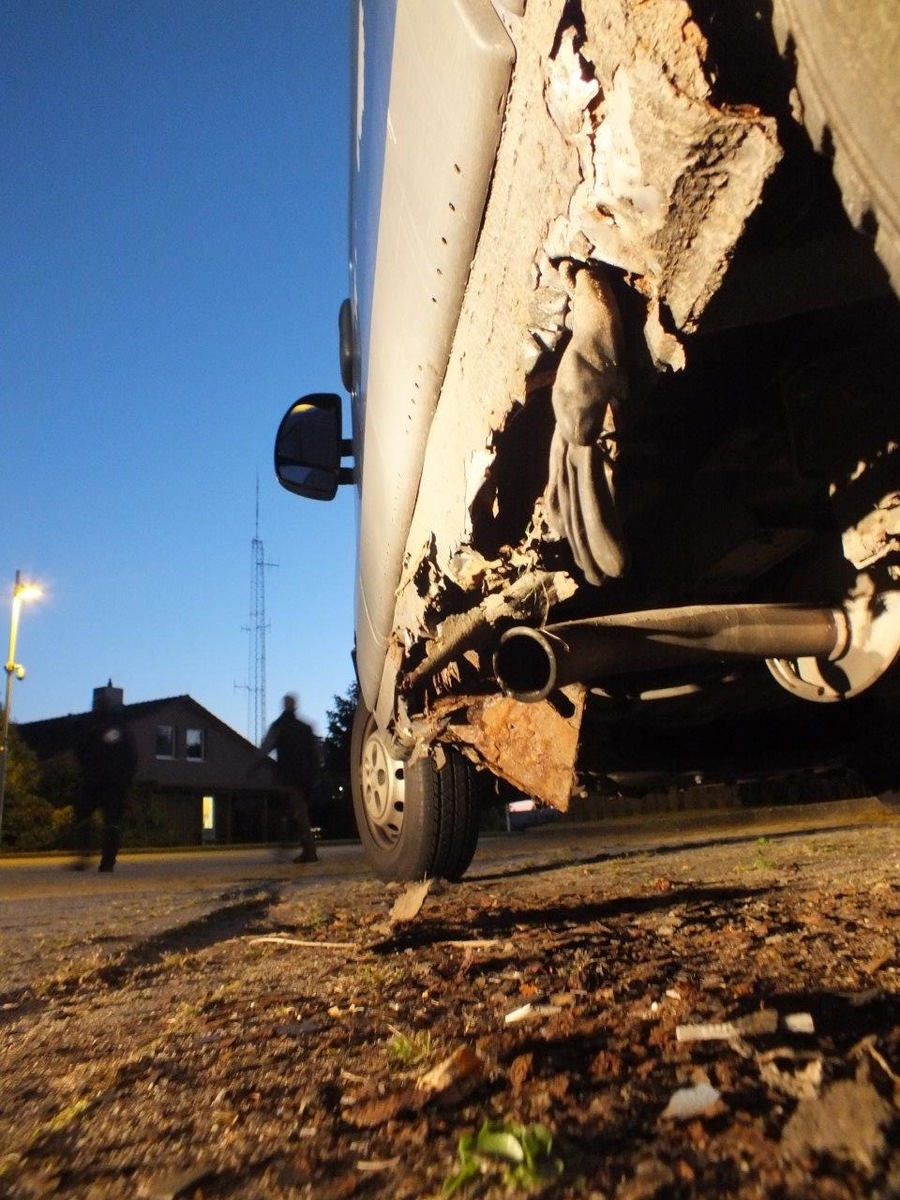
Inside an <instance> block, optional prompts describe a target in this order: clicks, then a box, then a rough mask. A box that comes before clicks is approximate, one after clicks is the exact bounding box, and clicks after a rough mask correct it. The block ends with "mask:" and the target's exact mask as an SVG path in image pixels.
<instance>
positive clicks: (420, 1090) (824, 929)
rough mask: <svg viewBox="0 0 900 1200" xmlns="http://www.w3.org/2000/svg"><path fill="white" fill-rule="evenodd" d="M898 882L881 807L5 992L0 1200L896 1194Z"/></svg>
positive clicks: (895, 828) (377, 898)
mask: <svg viewBox="0 0 900 1200" xmlns="http://www.w3.org/2000/svg"><path fill="white" fill-rule="evenodd" d="M538 845H540V842H539V841H538V840H537V839H536V840H535V846H538ZM898 868H900V819H898V817H897V816H896V815H895V814H891V813H890V812H888V813H886V814H885V815H884V817H883V819H881V820H875V821H874V823H873V822H871V821H870V822H869V823H868V824H866V825H865V826H861V827H855V828H849V829H846V828H845V829H840V830H831V831H827V832H823V831H808V830H807V831H805V832H802V833H793V834H777V835H772V836H769V837H766V838H757V837H754V836H741V837H736V838H723V837H718V838H713V837H709V836H698V837H696V838H695V839H693V840H686V839H685V838H684V837H682V838H681V839H673V840H672V841H671V843H670V844H669V845H667V846H665V847H664V848H662V849H657V850H656V851H655V852H649V851H647V850H646V849H637V850H619V851H612V852H610V853H608V854H597V853H591V854H590V855H585V856H584V857H581V856H579V855H577V854H576V855H574V856H573V855H572V854H571V853H567V854H563V853H561V852H554V851H552V850H551V851H549V852H548V851H546V850H545V851H543V852H541V853H536V854H535V857H534V860H533V861H529V860H528V859H527V858H526V859H523V858H521V857H520V858H518V859H516V860H514V861H513V860H510V861H509V862H506V863H504V862H503V861H501V862H500V864H499V865H496V864H494V865H488V866H487V867H485V866H482V867H480V868H479V867H478V863H477V860H476V868H475V870H474V871H473V873H472V875H471V877H470V878H468V879H467V880H465V881H464V882H463V883H462V884H459V885H456V886H453V887H438V886H433V887H431V888H430V889H428V890H427V891H426V889H425V888H419V889H400V888H385V887H384V886H383V885H381V884H378V883H377V882H375V881H366V882H359V881H353V880H352V881H347V880H336V881H334V882H331V881H326V882H325V883H324V884H323V886H322V887H321V888H320V889H318V890H317V893H316V899H315V902H314V903H310V900H309V894H308V893H306V894H302V893H300V892H297V891H293V892H291V891H290V890H289V889H288V890H286V889H279V888H277V887H275V886H268V887H267V888H265V889H263V890H261V891H260V892H259V894H258V895H255V896H251V897H248V898H246V899H245V901H244V902H242V903H241V904H240V905H232V906H231V907H230V908H229V910H228V911H227V912H225V913H222V914H219V915H218V916H216V917H214V918H209V919H207V920H205V921H201V922H196V923H193V924H192V925H190V926H188V927H186V928H185V927H183V928H181V929H180V930H177V931H175V932H169V933H167V934H166V935H164V936H162V937H158V938H155V939H153V938H151V939H149V940H146V941H143V942H141V943H140V944H139V945H137V946H133V947H131V948H130V949H128V950H126V951H124V952H121V953H117V954H114V955H112V957H110V956H109V955H108V954H107V955H104V954H103V953H101V948H99V947H98V949H97V957H96V961H94V962H89V963H87V964H86V965H85V964H84V963H83V962H82V964H81V966H80V967H76V965H75V964H74V963H72V962H69V963H68V964H67V963H65V962H59V961H56V962H54V964H53V967H52V972H51V973H49V974H47V975H46V976H45V977H42V978H41V979H40V980H38V981H36V982H34V983H32V984H31V985H30V986H28V987H27V988H24V989H20V990H18V991H16V992H14V993H13V992H8V993H7V994H6V995H5V996H0V1002H2V1007H0V1195H2V1196H4V1197H10V1198H14V1200H24V1198H29V1200H30V1198H43V1197H50V1196H72V1197H74V1196H77V1197H97V1198H106V1197H116V1198H122V1197H132V1196H133V1197H144V1198H156V1200H163V1198H175V1197H192V1198H200V1197H202V1198H203V1200H210V1198H213V1197H241V1198H252V1197H261V1198H262V1197H265V1198H272V1197H315V1198H316V1200H338V1198H340V1197H349V1196H382V1195H383V1196H391V1197H398V1198H402V1197H415V1198H419V1197H432V1196H433V1197H437V1196H440V1195H442V1194H443V1195H448V1194H452V1195H456V1196H461V1197H501V1196H502V1197H508V1196H515V1195H525V1194H536V1195H541V1196H547V1197H596V1198H601V1197H603V1198H609V1200H613V1198H615V1200H651V1198H652V1197H660V1198H668V1197H676V1198H677V1197H694V1196H698V1197H699V1196H703V1197H707V1196H708V1197H741V1198H744V1197H748V1198H749V1197H791V1198H793V1197H813V1196H814V1197H817V1198H824V1200H838V1198H840V1200H843V1198H845V1197H866V1198H870V1197H895V1196H900V1150H898V1149H897V1146H898V1144H900V1138H898V1136H897V1135H898V1133H900V1120H898V1105H900V954H898V929H900V872H898Z"/></svg>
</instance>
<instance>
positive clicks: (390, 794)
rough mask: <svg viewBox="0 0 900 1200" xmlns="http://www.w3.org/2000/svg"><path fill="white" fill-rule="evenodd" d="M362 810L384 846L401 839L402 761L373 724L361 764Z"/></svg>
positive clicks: (364, 742) (372, 832)
mask: <svg viewBox="0 0 900 1200" xmlns="http://www.w3.org/2000/svg"><path fill="white" fill-rule="evenodd" d="M359 776H360V786H361V790H362V803H363V811H364V813H365V817H366V824H367V825H368V827H369V832H370V833H371V835H372V839H373V841H374V842H376V844H377V845H378V846H380V847H381V848H382V849H391V848H392V847H393V846H395V845H396V844H397V842H398V841H399V840H400V834H401V831H402V829H403V810H404V799H405V794H406V780H405V776H404V770H403V763H402V761H401V760H400V759H398V758H394V757H393V755H391V754H390V753H389V752H388V748H387V746H386V745H385V743H384V741H383V739H382V737H381V735H380V734H379V733H378V730H377V729H376V728H375V727H374V724H372V725H370V727H369V729H368V730H367V731H366V736H365V739H364V741H363V747H362V759H361V762H360V764H359Z"/></svg>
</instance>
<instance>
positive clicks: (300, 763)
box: [254, 693, 319, 863]
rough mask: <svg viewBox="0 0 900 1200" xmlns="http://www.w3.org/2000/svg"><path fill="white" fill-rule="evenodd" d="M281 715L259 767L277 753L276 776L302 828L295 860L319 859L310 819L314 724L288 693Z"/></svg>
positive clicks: (315, 747)
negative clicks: (303, 716) (299, 712)
mask: <svg viewBox="0 0 900 1200" xmlns="http://www.w3.org/2000/svg"><path fill="white" fill-rule="evenodd" d="M282 704H283V708H282V711H281V715H280V716H278V717H276V718H275V720H274V721H273V722H272V724H271V725H270V726H269V728H268V730H267V731H266V736H265V737H264V738H263V741H262V745H261V746H260V748H259V755H258V757H257V760H256V763H255V764H254V765H255V766H256V767H259V766H260V765H261V764H262V763H263V762H264V761H265V760H266V758H267V757H268V756H269V755H270V754H271V753H273V751H274V754H275V778H276V779H277V780H278V782H279V784H280V785H281V786H282V787H283V788H284V790H285V792H286V794H287V800H288V805H289V808H290V813H291V816H292V817H293V819H294V821H295V823H296V825H297V829H298V832H299V841H300V853H299V854H298V855H296V857H295V858H294V860H293V861H294V862H295V863H304V862H317V861H318V858H319V856H318V854H317V853H316V843H315V839H314V838H313V832H312V826H311V825H310V820H309V797H310V794H311V792H312V788H313V784H314V783H315V781H316V775H317V773H318V769H319V745H318V742H317V740H316V735H315V734H314V733H313V731H312V727H311V726H310V725H307V723H306V722H305V721H302V720H301V719H300V718H299V717H298V716H297V697H296V696H295V695H294V694H293V693H288V695H287V696H285V697H284V700H283V701H282Z"/></svg>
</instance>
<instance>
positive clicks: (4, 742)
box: [0, 571, 42, 849]
mask: <svg viewBox="0 0 900 1200" xmlns="http://www.w3.org/2000/svg"><path fill="white" fill-rule="evenodd" d="M41 594H42V593H41V589H40V588H39V587H38V585H37V584H36V583H23V582H22V577H21V572H19V571H16V582H15V583H14V584H13V595H12V618H11V619H10V623H9V653H8V654H7V656H6V666H5V668H4V670H5V671H6V699H5V700H4V702H3V719H2V722H0V849H2V843H3V800H4V797H5V795H6V764H7V761H8V759H9V709H10V705H11V704H12V681H13V676H15V677H16V679H24V678H25V668H24V667H23V666H22V665H21V664H20V663H17V662H16V641H17V639H18V636H19V616H20V614H21V612H22V604H23V603H24V602H25V601H26V600H36V599H37V598H38V596H40V595H41Z"/></svg>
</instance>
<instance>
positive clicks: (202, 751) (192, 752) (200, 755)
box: [184, 729, 206, 762]
mask: <svg viewBox="0 0 900 1200" xmlns="http://www.w3.org/2000/svg"><path fill="white" fill-rule="evenodd" d="M184 757H185V758H186V759H187V760H188V762H204V761H205V759H206V730H205V729H188V730H186V732H185V735H184Z"/></svg>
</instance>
